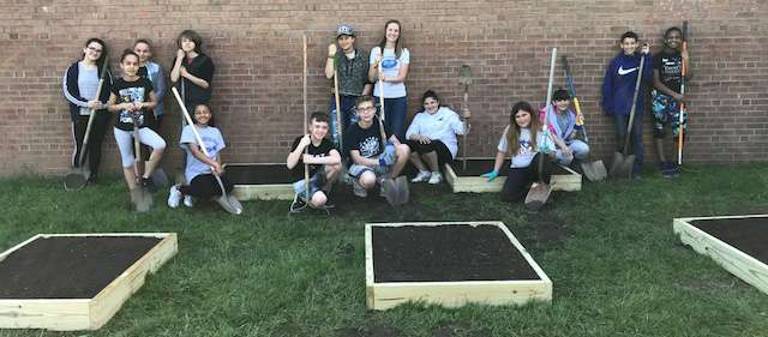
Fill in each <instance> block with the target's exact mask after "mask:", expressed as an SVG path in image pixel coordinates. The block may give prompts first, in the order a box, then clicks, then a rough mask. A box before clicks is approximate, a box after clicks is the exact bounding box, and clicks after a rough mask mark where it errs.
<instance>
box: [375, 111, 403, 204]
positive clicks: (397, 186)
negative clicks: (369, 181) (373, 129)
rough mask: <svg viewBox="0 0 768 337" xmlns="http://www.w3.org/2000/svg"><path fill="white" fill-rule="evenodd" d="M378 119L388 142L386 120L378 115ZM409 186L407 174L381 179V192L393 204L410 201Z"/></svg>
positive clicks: (381, 130)
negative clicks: (382, 119)
mask: <svg viewBox="0 0 768 337" xmlns="http://www.w3.org/2000/svg"><path fill="white" fill-rule="evenodd" d="M376 120H378V121H379V132H380V133H381V141H382V142H386V141H387V134H386V133H385V132H384V122H382V121H381V118H378V116H377V118H376ZM382 155H383V153H382ZM409 188H410V187H409V184H408V178H406V177H405V176H399V177H397V178H395V179H392V178H385V179H383V180H382V181H381V192H382V194H383V196H384V198H385V199H387V202H388V203H389V205H391V206H399V205H403V204H406V203H408V200H410V195H411V192H410V189H409Z"/></svg>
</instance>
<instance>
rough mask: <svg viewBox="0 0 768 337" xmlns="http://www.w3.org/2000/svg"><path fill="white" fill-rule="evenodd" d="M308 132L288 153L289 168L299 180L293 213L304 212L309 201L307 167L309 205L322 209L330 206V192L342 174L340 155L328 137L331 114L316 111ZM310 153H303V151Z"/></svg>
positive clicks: (295, 185) (295, 142)
mask: <svg viewBox="0 0 768 337" xmlns="http://www.w3.org/2000/svg"><path fill="white" fill-rule="evenodd" d="M308 131H309V133H308V134H305V135H304V136H300V137H297V138H296V140H294V141H293V145H292V146H291V152H290V153H288V158H287V159H286V166H287V167H288V169H289V170H291V173H292V174H293V175H294V176H295V177H296V179H298V181H297V182H295V183H294V184H293V189H294V191H295V192H296V198H295V199H294V202H293V204H292V205H291V211H297V210H299V209H301V208H302V207H303V206H304V204H306V203H307V200H306V195H307V193H306V186H307V183H306V181H305V180H304V167H305V166H304V164H305V163H306V164H308V167H309V177H310V178H309V194H310V197H309V202H308V204H309V206H310V207H312V208H323V207H325V206H326V205H327V203H328V192H330V190H331V186H333V184H334V183H335V182H336V180H337V179H338V177H339V173H340V172H341V155H339V151H337V150H336V149H335V148H334V147H333V143H332V142H331V141H330V140H329V139H327V138H326V137H325V136H326V135H328V115H327V114H325V113H323V112H314V113H312V116H311V117H310V120H309V130H308ZM305 148H306V149H307V154H304V149H305Z"/></svg>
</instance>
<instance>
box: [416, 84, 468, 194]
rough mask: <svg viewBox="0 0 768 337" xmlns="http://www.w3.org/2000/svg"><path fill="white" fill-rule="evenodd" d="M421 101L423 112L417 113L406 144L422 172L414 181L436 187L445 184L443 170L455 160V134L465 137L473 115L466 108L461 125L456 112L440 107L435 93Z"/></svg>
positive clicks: (429, 94)
mask: <svg viewBox="0 0 768 337" xmlns="http://www.w3.org/2000/svg"><path fill="white" fill-rule="evenodd" d="M421 102H422V104H423V105H424V109H423V110H422V111H421V112H419V113H417V114H416V116H415V117H414V118H413V122H411V125H410V126H409V127H408V131H406V133H405V137H406V139H407V141H406V144H408V146H409V147H410V148H411V157H410V160H411V163H413V165H414V166H416V168H417V169H419V174H418V175H416V178H413V179H412V180H411V182H413V183H419V182H425V181H428V182H429V183H430V184H433V185H435V184H439V183H440V182H441V181H442V176H441V175H440V168H441V167H443V165H445V163H450V162H451V161H453V159H454V158H456V152H457V151H458V141H457V140H456V135H466V133H467V131H468V128H467V124H466V121H467V119H469V117H470V116H471V115H472V113H471V112H470V111H469V110H467V109H463V111H462V115H463V120H464V121H463V122H462V120H460V119H459V115H458V114H456V113H455V112H454V111H453V110H451V109H449V108H447V107H444V106H440V98H439V97H438V96H437V94H436V93H435V92H434V91H432V90H427V91H426V92H425V93H424V95H422V97H421Z"/></svg>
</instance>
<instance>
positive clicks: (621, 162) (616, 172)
mask: <svg viewBox="0 0 768 337" xmlns="http://www.w3.org/2000/svg"><path fill="white" fill-rule="evenodd" d="M644 66H645V55H642V56H641V57H640V67H639V69H638V73H637V81H636V83H635V93H634V95H633V96H632V108H630V110H629V121H627V135H626V137H624V150H623V151H622V152H618V151H617V152H614V153H613V162H611V169H610V171H609V173H610V175H611V177H614V178H627V179H632V168H633V167H634V165H635V155H634V154H628V153H629V139H630V137H631V136H632V124H633V122H634V121H635V109H636V108H637V96H638V94H639V93H640V83H641V81H642V78H643V67H644Z"/></svg>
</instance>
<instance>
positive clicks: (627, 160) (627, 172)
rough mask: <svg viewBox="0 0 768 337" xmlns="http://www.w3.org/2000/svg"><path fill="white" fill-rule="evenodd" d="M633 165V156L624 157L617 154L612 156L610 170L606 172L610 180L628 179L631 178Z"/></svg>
mask: <svg viewBox="0 0 768 337" xmlns="http://www.w3.org/2000/svg"><path fill="white" fill-rule="evenodd" d="M634 165H635V155H628V156H625V155H623V154H621V153H619V152H615V153H614V154H613V162H612V163H611V170H610V171H609V172H608V173H609V174H610V175H611V178H618V179H630V178H632V167H633V166H634Z"/></svg>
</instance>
